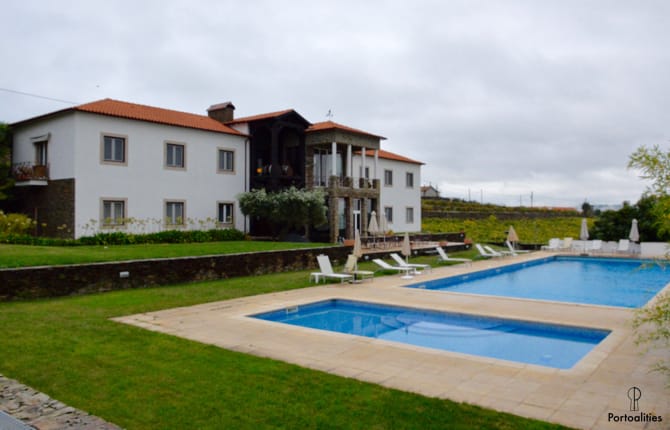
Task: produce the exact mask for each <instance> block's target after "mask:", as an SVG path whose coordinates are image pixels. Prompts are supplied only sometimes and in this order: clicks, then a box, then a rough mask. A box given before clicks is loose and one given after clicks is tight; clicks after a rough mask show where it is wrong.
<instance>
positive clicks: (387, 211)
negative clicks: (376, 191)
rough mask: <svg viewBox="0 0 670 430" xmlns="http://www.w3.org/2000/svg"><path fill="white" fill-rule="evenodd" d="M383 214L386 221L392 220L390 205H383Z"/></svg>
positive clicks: (390, 221)
mask: <svg viewBox="0 0 670 430" xmlns="http://www.w3.org/2000/svg"><path fill="white" fill-rule="evenodd" d="M384 215H386V222H389V223H392V222H393V207H392V206H384Z"/></svg>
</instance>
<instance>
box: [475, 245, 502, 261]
mask: <svg viewBox="0 0 670 430" xmlns="http://www.w3.org/2000/svg"><path fill="white" fill-rule="evenodd" d="M475 248H477V251H478V252H479V255H481V256H482V257H486V258H491V257H502V256H503V255H502V254H501V253H499V252H496V251H493V250H490V251H489V250H488V249H484V247H483V246H481V245H480V244H478V243H475Z"/></svg>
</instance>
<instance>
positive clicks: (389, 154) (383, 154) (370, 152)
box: [365, 149, 426, 164]
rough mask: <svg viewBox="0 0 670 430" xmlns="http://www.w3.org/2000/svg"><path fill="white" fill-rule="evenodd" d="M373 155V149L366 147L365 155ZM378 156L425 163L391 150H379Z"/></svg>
mask: <svg viewBox="0 0 670 430" xmlns="http://www.w3.org/2000/svg"><path fill="white" fill-rule="evenodd" d="M374 155H375V151H374V150H372V149H368V150H367V151H365V156H366V157H374ZM379 158H384V159H386V160H393V161H402V162H404V163H412V164H426V163H423V162H421V161H416V160H412V159H411V158H407V157H404V156H402V155H398V154H396V153H393V152H389V151H384V150H383V149H380V150H379Z"/></svg>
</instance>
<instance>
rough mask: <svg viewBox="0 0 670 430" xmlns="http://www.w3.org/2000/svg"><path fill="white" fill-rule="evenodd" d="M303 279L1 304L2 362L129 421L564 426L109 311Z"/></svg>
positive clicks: (67, 398)
mask: <svg viewBox="0 0 670 430" xmlns="http://www.w3.org/2000/svg"><path fill="white" fill-rule="evenodd" d="M417 261H423V260H419V259H417ZM432 261H434V257H433V260H432ZM369 264H370V263H364V264H363V268H369V267H368V265H369ZM307 286H308V272H293V273H283V274H275V275H267V276H255V277H247V278H237V279H230V280H225V281H217V282H205V283H198V284H189V285H176V286H170V287H162V288H154V289H140V290H129V291H118V292H111V293H105V294H97V295H89V296H81V297H72V298H62V299H51V300H40V301H31V302H13V303H0V327H2V333H1V334H0V351H2V356H1V359H0V373H3V374H5V375H6V376H8V377H10V378H13V379H17V380H19V381H21V382H23V383H26V384H28V385H31V386H33V387H34V388H36V389H38V390H41V391H44V392H46V393H47V394H48V395H50V396H52V397H55V398H57V399H59V400H61V401H64V402H66V403H68V404H70V405H72V406H75V407H78V408H81V409H83V410H86V411H88V412H90V413H93V414H96V415H99V416H101V417H102V418H104V419H107V420H109V421H111V422H114V423H116V424H118V425H120V426H122V427H124V428H127V429H185V428H189V429H195V428H197V429H222V428H234V429H263V428H280V429H296V428H305V429H343V428H347V429H349V428H351V429H444V428H450V429H471V428H497V429H524V428H525V429H547V428H559V427H558V426H554V425H551V424H547V423H544V422H540V421H534V420H528V419H525V418H520V417H516V416H513V415H509V414H504V413H498V412H495V411H491V410H486V409H482V408H479V407H474V406H470V405H466V404H457V403H453V402H450V401H445V400H438V399H432V398H426V397H422V396H419V395H415V394H411V393H406V392H401V391H397V390H391V389H387V388H382V387H380V386H377V385H374V384H369V383H363V382H359V381H356V380H353V379H346V378H341V377H337V376H333V375H329V374H327V373H322V372H317V371H312V370H307V369H304V368H300V367H298V366H295V365H290V364H286V363H282V362H277V361H273V360H270V359H264V358H259V357H254V356H249V355H245V354H241V353H236V352H231V351H227V350H224V349H220V348H217V347H213V346H208V345H203V344H199V343H196V342H192V341H188V340H185V339H180V338H177V337H172V336H168V335H165V334H160V333H154V332H150V331H146V330H143V329H140V328H137V327H131V326H126V325H123V324H119V323H115V322H112V321H110V320H109V318H110V317H114V316H121V315H128V314H135V313H140V312H149V311H154V310H159V309H166V308H172V307H177V306H188V305H193V304H197V303H204V302H210V301H215V300H225V299H231V298H236V297H242V296H247V295H254V294H261V293H267V292H272V291H283V290H289V289H296V288H304V287H307Z"/></svg>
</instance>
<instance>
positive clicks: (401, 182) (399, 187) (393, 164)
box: [353, 155, 421, 233]
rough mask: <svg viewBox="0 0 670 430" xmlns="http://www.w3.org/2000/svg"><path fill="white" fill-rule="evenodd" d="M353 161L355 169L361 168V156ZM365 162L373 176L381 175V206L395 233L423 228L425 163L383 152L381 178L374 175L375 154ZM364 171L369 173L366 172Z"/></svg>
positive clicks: (413, 231)
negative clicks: (422, 177)
mask: <svg viewBox="0 0 670 430" xmlns="http://www.w3.org/2000/svg"><path fill="white" fill-rule="evenodd" d="M353 161H354V172H359V171H360V170H361V163H362V159H361V156H360V155H356V156H355V157H354V160H353ZM365 165H366V168H367V170H368V174H369V178H371V179H379V182H380V184H379V186H380V196H379V199H380V202H379V209H380V210H383V211H384V212H385V214H386V216H387V224H388V228H389V229H390V230H392V231H393V232H394V233H405V232H408V233H416V232H420V231H421V185H420V184H421V164H420V163H417V162H407V161H400V160H397V159H392V158H387V157H385V156H382V155H380V156H379V157H378V159H377V164H376V171H377V178H374V171H375V161H374V158H373V157H370V156H367V157H366V161H365ZM362 174H363V175H364V176H365V173H364V172H363V173H362ZM389 179H390V181H389ZM389 218H390V219H389Z"/></svg>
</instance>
